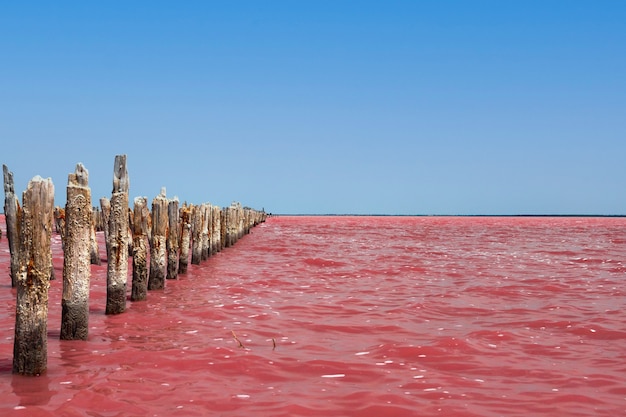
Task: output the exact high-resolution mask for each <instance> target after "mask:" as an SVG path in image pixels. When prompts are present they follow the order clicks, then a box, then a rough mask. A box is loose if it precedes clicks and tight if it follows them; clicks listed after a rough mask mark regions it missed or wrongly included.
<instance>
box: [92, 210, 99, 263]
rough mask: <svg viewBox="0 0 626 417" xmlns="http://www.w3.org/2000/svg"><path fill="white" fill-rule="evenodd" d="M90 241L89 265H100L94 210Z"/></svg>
mask: <svg viewBox="0 0 626 417" xmlns="http://www.w3.org/2000/svg"><path fill="white" fill-rule="evenodd" d="M89 241H90V244H89V263H90V264H91V265H100V264H101V261H100V247H99V245H98V238H97V236H96V220H95V216H94V212H93V208H92V210H91V230H90V231H89Z"/></svg>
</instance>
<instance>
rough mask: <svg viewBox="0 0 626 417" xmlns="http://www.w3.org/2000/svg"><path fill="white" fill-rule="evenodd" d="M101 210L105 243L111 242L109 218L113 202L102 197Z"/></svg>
mask: <svg viewBox="0 0 626 417" xmlns="http://www.w3.org/2000/svg"><path fill="white" fill-rule="evenodd" d="M100 209H101V210H102V211H101V213H100V217H101V219H100V220H101V221H102V231H103V232H104V242H105V243H106V242H108V241H109V217H110V216H111V202H110V201H109V199H108V198H106V197H102V198H100ZM106 250H107V260H108V258H109V252H108V251H109V248H108V247H107V248H106Z"/></svg>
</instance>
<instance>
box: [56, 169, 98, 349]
mask: <svg viewBox="0 0 626 417" xmlns="http://www.w3.org/2000/svg"><path fill="white" fill-rule="evenodd" d="M64 219H65V222H64V223H65V233H64V234H63V235H64V236H65V250H64V252H63V297H62V300H61V339H62V340H87V335H88V334H89V280H90V277H91V262H90V248H91V230H92V223H91V190H90V189H89V172H88V171H87V169H85V167H84V166H83V164H81V163H79V164H78V165H76V171H75V172H74V173H73V174H69V176H68V180H67V202H66V204H65V216H64Z"/></svg>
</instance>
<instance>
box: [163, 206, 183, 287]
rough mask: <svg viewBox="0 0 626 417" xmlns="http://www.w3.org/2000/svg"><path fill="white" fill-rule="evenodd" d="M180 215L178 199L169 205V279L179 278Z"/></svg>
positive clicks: (167, 247)
mask: <svg viewBox="0 0 626 417" xmlns="http://www.w3.org/2000/svg"><path fill="white" fill-rule="evenodd" d="M179 219H180V214H179V210H178V198H176V197H174V199H172V200H170V201H169V202H168V203H167V220H168V233H167V246H166V249H167V276H166V278H167V279H176V278H177V277H178V251H179V249H180V246H179V245H180V244H179V240H180V221H179Z"/></svg>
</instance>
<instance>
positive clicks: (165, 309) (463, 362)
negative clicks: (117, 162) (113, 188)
mask: <svg viewBox="0 0 626 417" xmlns="http://www.w3.org/2000/svg"><path fill="white" fill-rule="evenodd" d="M2 225H3V227H4V222H2ZM54 239H55V240H54V243H53V248H54V253H55V266H56V276H57V280H55V281H53V282H52V283H51V289H50V306H49V309H50V312H49V317H50V319H49V324H48V331H49V338H48V351H49V359H48V372H47V374H46V375H44V376H41V377H38V378H25V377H19V376H14V375H12V374H11V361H12V349H13V332H14V323H15V290H12V289H11V288H10V278H9V276H8V270H9V257H8V248H7V247H8V243H7V240H6V237H3V238H2V240H0V266H1V268H2V270H1V275H2V279H1V281H0V298H1V299H2V302H1V304H0V305H1V306H2V307H0V308H1V310H0V326H1V327H0V329H1V332H2V333H1V335H2V338H1V340H0V415H2V416H168V417H169V416H207V415H213V416H247V417H251V416H259V417H260V416H263V417H266V416H324V417H326V416H331V415H332V416H482V417H484V416H501V415H504V416H525V417H526V416H616V415H624V414H626V312H624V301H625V295H626V265H625V264H626V219H624V218H513V217H509V218H495V217H472V218H463V217H272V218H270V219H269V220H268V221H267V222H266V223H264V224H262V225H260V226H258V227H256V228H254V229H253V231H252V233H251V234H250V235H248V236H245V237H244V238H243V239H241V240H240V241H239V242H237V244H236V245H235V246H234V247H232V248H228V249H225V250H224V251H223V252H221V253H219V254H218V255H216V256H214V257H211V258H209V259H208V260H207V261H204V262H203V263H202V264H201V265H200V266H196V265H190V267H189V271H188V273H187V274H186V275H182V276H180V277H179V279H178V280H177V281H167V283H166V288H165V290H162V291H152V292H149V294H148V300H147V301H145V302H133V303H131V302H130V301H129V302H128V305H127V311H126V312H125V313H123V314H121V315H117V316H106V315H105V314H104V309H105V292H106V264H103V265H102V266H100V267H96V266H92V284H91V308H90V309H91V316H90V336H89V340H88V341H86V342H84V341H71V342H70V341H59V340H58V339H59V327H60V316H61V305H60V303H61V285H62V254H61V252H60V251H61V248H60V241H59V237H58V235H55V236H54ZM100 250H101V254H102V256H104V252H105V251H104V246H103V244H102V246H101V247H100ZM128 289H129V291H130V283H129V285H128Z"/></svg>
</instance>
